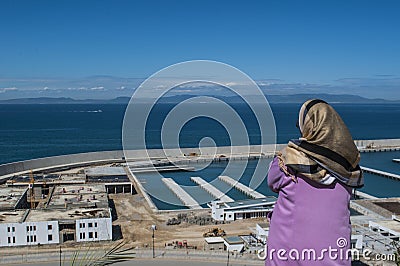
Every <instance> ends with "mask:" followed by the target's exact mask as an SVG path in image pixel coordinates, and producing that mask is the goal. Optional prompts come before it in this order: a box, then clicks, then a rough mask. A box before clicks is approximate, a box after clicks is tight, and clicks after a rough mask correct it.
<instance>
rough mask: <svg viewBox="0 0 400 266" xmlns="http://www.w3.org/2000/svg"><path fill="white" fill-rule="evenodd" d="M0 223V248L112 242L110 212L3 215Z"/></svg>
mask: <svg viewBox="0 0 400 266" xmlns="http://www.w3.org/2000/svg"><path fill="white" fill-rule="evenodd" d="M85 212H88V214H87V215H85V214H84V213H85ZM89 212H91V213H92V214H89ZM74 215H79V216H80V218H79V219H77V218H78V217H75V216H74ZM85 216H87V217H88V218H85ZM0 219H2V220H3V221H2V223H0V247H11V246H29V245H46V244H59V243H63V242H66V241H70V240H71V241H76V242H83V241H101V240H112V220H111V213H110V209H92V210H90V209H89V210H86V209H85V210H81V209H70V210H59V209H57V210H17V211H7V212H6V211H3V212H0Z"/></svg>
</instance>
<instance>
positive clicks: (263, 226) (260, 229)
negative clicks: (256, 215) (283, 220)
mask: <svg viewBox="0 0 400 266" xmlns="http://www.w3.org/2000/svg"><path fill="white" fill-rule="evenodd" d="M268 234H269V226H268V224H267V223H259V224H257V225H256V238H257V240H258V241H260V242H262V243H263V244H265V243H266V242H267V238H268Z"/></svg>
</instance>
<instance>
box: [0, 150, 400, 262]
mask: <svg viewBox="0 0 400 266" xmlns="http://www.w3.org/2000/svg"><path fill="white" fill-rule="evenodd" d="M263 156H264V157H265V156H266V155H260V154H259V155H257V154H254V153H252V154H251V155H250V156H249V154H247V155H246V154H242V155H240V156H238V155H236V156H234V157H232V158H229V156H224V157H216V159H215V160H221V159H222V160H229V159H231V160H239V159H238V158H249V157H254V158H256V159H257V158H260V157H263ZM82 158H86V159H85V160H82ZM88 158H89V159H90V160H88ZM50 159H51V163H49V160H50ZM40 160H41V159H37V160H32V161H26V162H24V163H23V164H21V163H15V164H13V165H10V164H9V165H4V166H3V167H0V179H1V180H2V185H1V187H0V236H1V237H0V246H1V247H3V248H2V249H0V253H1V254H13V253H18V254H19V253H21V252H22V253H23V252H28V250H29V248H30V247H36V248H38V250H43V251H46V250H52V249H54V248H55V249H57V248H59V247H63V248H64V249H68V248H70V249H72V250H73V249H76V248H77V247H78V246H79V245H87V244H89V243H90V245H92V246H93V245H94V246H99V247H104V246H108V245H112V243H114V241H123V242H125V243H127V244H128V245H129V246H131V247H133V248H135V250H136V251H137V254H138V255H137V256H138V257H141V256H142V257H143V258H146V256H148V253H146V250H151V249H152V248H154V249H156V250H158V251H157V252H158V253H159V254H164V255H165V254H175V253H171V252H172V251H171V250H174V252H175V251H179V250H185V252H186V251H187V250H192V251H195V250H196V252H217V253H216V254H223V253H224V252H226V251H229V252H233V253H235V254H236V253H237V254H247V255H246V256H250V257H249V258H252V259H253V260H254V261H256V260H257V255H256V254H257V253H258V252H260V250H262V249H263V247H264V245H265V243H266V239H267V238H268V230H269V224H268V221H267V219H266V218H265V217H266V215H267V214H268V213H269V212H270V211H271V210H272V209H273V206H274V203H275V201H276V197H273V196H266V195H263V194H261V193H259V192H257V191H255V190H253V189H251V188H250V187H249V186H247V185H246V184H242V183H235V181H234V179H233V178H232V177H229V176H220V177H218V180H219V181H220V182H222V183H231V184H232V187H233V189H236V190H237V191H238V192H239V193H242V194H244V195H246V197H245V196H243V198H244V199H234V198H232V196H229V194H224V196H221V195H222V194H221V192H222V191H221V190H220V189H219V188H218V187H215V186H212V185H211V184H210V183H208V182H207V181H206V180H205V179H203V178H191V179H190V180H191V182H193V183H194V184H196V185H198V186H199V191H205V192H207V193H209V195H211V197H213V198H214V200H212V201H210V202H209V204H208V205H206V206H204V205H200V204H196V205H193V206H197V207H195V208H190V206H189V207H188V206H186V207H185V203H188V201H187V198H184V199H182V200H181V204H182V206H183V207H181V208H178V209H170V210H160V209H158V208H157V206H156V205H155V204H154V202H153V201H154V198H152V197H151V195H149V193H148V191H147V189H146V180H144V179H141V178H140V173H144V172H146V173H147V172H151V171H157V172H158V171H161V172H163V171H165V172H169V173H171V174H173V175H175V174H176V173H179V172H183V173H185V172H187V175H191V173H190V172H191V171H192V168H193V166H192V164H191V162H190V160H199V157H198V156H197V155H193V154H192V155H191V156H190V157H188V156H185V157H182V158H179V160H181V161H184V164H182V165H183V166H182V165H178V166H174V165H171V164H170V163H168V162H167V161H168V160H167V159H166V158H161V157H156V158H155V159H154V160H153V161H152V162H151V163H150V165H149V163H148V162H144V161H143V160H141V159H140V158H139V159H138V160H136V161H128V162H127V161H126V160H125V158H124V156H122V153H120V152H103V153H100V152H99V153H90V154H79V155H71V156H69V157H68V156H67V157H65V156H59V157H51V158H46V160H43V161H40ZM251 160H253V158H251ZM66 161H67V162H68V164H65V162H66ZM177 161H178V160H177ZM48 163H49V164H48ZM46 164H47V165H46ZM180 166H182V167H180ZM31 169H32V170H31ZM161 184H162V183H161ZM164 186H165V188H164V189H165V190H166V191H168V190H171V188H170V187H168V186H167V185H164ZM175 186H177V187H180V189H182V185H180V184H178V183H175ZM175 193H179V189H178V190H176V189H175ZM218 195H220V197H218ZM189 196H190V197H192V196H193V195H190V194H189ZM192 199H193V198H192ZM399 206H400V199H399V198H393V197H392V198H377V197H374V196H372V195H370V194H368V193H365V192H357V194H355V198H354V199H353V200H352V201H351V205H350V207H351V213H352V215H351V222H352V228H353V234H352V246H353V247H354V248H357V249H359V250H363V249H364V248H372V249H373V250H374V251H375V252H380V253H391V252H392V251H393V249H392V247H391V242H392V241H393V240H399V237H400V228H399V224H400V222H399V216H400V207H399ZM15 246H18V247H20V248H19V249H18V250H16V249H12V248H13V247H15ZM24 246H25V247H24ZM26 248H28V249H26ZM218 252H220V253H218ZM146 254H147V255H146ZM196 254H197V253H196ZM207 254H208V253H207ZM164 255H163V256H164ZM10 256H11V255H10Z"/></svg>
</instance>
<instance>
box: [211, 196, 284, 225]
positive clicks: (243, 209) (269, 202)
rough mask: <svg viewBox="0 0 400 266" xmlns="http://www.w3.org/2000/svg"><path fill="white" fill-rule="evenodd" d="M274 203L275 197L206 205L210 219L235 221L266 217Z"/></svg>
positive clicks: (215, 202) (213, 202) (216, 202)
mask: <svg viewBox="0 0 400 266" xmlns="http://www.w3.org/2000/svg"><path fill="white" fill-rule="evenodd" d="M275 202H276V198H275V197H265V198H262V199H249V200H241V201H235V202H223V201H218V200H217V201H212V202H211V203H209V204H208V206H209V207H210V208H211V217H212V218H213V219H214V220H216V221H235V220H238V219H250V218H259V217H267V214H268V213H269V212H270V211H272V209H273V206H274V204H275Z"/></svg>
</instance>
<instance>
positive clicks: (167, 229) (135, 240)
mask: <svg viewBox="0 0 400 266" xmlns="http://www.w3.org/2000/svg"><path fill="white" fill-rule="evenodd" d="M109 197H110V199H112V200H114V203H115V207H116V212H117V215H118V219H117V220H116V221H114V223H113V224H114V225H120V226H121V230H122V234H123V238H124V240H125V241H126V242H128V243H129V244H132V245H133V246H137V247H144V246H146V244H147V245H148V246H151V241H152V240H151V236H152V230H151V225H152V224H156V225H157V231H156V232H155V242H156V244H155V245H156V247H159V248H161V247H164V245H165V243H168V242H172V241H183V240H187V241H188V244H189V245H197V247H198V249H202V248H203V242H204V239H203V233H204V232H205V231H208V229H209V228H211V227H214V226H215V227H220V228H222V229H224V230H225V232H226V233H227V235H243V234H249V233H252V232H253V231H254V229H255V225H256V223H258V222H265V219H249V220H240V221H235V222H231V223H229V224H218V225H202V226H200V225H193V224H187V223H182V224H180V225H172V226H171V225H170V226H167V225H166V224H165V222H166V221H167V220H168V218H172V217H176V215H177V214H178V213H176V212H171V213H162V214H156V213H154V212H153V211H152V210H150V208H149V207H148V205H147V203H146V201H145V199H144V198H143V197H141V196H140V194H137V195H122V194H116V195H109ZM208 213H209V211H208V210H205V211H204V212H198V211H197V212H195V213H193V215H206V214H208Z"/></svg>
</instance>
